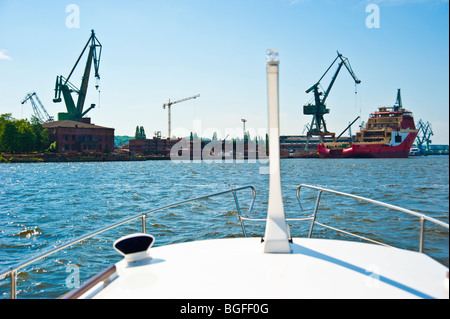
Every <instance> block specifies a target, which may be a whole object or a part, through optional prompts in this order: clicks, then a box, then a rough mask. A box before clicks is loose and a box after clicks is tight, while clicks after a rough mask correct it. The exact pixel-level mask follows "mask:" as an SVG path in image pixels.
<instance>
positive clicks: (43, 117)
mask: <svg viewBox="0 0 450 319" xmlns="http://www.w3.org/2000/svg"><path fill="white" fill-rule="evenodd" d="M33 98H35V99H36V101H37V103H38V104H36V102H35V101H34V99H33ZM28 100H30V102H31V106H32V107H33V111H34V115H35V116H36V117H37V118H38V119H39V121H40V122H41V123H43V122H52V121H53V117H52V116H50V115H49V114H48V113H47V110H46V109H45V108H44V105H42V102H41V100H39V98H38V96H37V94H36V92H32V93H28V94H27V96H25V98H24V99H23V100H22V102H21V103H22V104H24V103H26V102H27V101H28ZM39 108H40V109H39ZM41 111H42V112H41ZM42 113H44V115H43V114H42Z"/></svg>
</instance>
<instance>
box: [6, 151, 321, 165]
mask: <svg viewBox="0 0 450 319" xmlns="http://www.w3.org/2000/svg"><path fill="white" fill-rule="evenodd" d="M281 158H283V159H284V158H319V156H318V155H317V154H312V153H311V154H301V155H294V156H292V155H290V156H281ZM236 159H238V160H240V159H248V158H247V157H244V158H233V160H236ZM154 160H171V158H170V156H168V155H129V154H121V153H110V154H106V153H31V154H4V153H2V154H0V164H1V163H5V164H13V163H65V162H135V161H154ZM190 160H198V159H195V158H191V159H190ZM222 160H229V158H222ZM256 160H257V159H256Z"/></svg>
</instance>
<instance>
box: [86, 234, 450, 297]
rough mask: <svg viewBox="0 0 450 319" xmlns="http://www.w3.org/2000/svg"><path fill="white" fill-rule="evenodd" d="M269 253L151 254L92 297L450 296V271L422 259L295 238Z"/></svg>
mask: <svg viewBox="0 0 450 319" xmlns="http://www.w3.org/2000/svg"><path fill="white" fill-rule="evenodd" d="M263 248H264V247H263V244H262V243H261V240H260V238H235V239H217V240H207V241H197V242H190V243H182V244H173V245H168V246H162V247H155V248H151V250H150V252H151V253H150V255H151V256H152V260H151V262H150V264H149V263H148V261H147V262H145V263H141V265H139V266H138V265H135V266H133V267H130V266H128V265H127V263H126V262H125V261H124V260H123V261H121V262H119V263H118V264H117V274H118V276H117V277H116V278H115V279H114V280H113V281H112V282H111V283H110V284H108V285H107V286H106V287H104V288H103V289H101V290H99V291H96V295H95V296H94V294H93V291H94V290H95V288H101V287H94V288H93V289H92V290H91V291H90V292H88V293H87V294H85V295H84V297H95V298H170V299H176V298H204V299H215V298H225V299H229V298H283V299H289V298H448V297H449V294H448V280H446V273H447V272H448V268H447V267H445V266H443V265H441V264H440V263H438V262H436V261H434V260H433V259H431V258H430V257H428V256H426V255H424V254H420V253H417V252H411V251H405V250H400V249H397V248H387V247H383V246H379V245H374V244H365V243H356V242H348V241H337V240H327V239H294V243H292V244H291V248H292V253H291V254H265V253H264V252H263ZM101 286H102V285H101ZM445 286H446V287H445ZM97 292H98V293H97Z"/></svg>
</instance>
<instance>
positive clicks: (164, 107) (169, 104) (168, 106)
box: [163, 94, 200, 138]
mask: <svg viewBox="0 0 450 319" xmlns="http://www.w3.org/2000/svg"><path fill="white" fill-rule="evenodd" d="M199 96H200V94H197V95H194V96H191V97H186V98H184V99H181V100H177V101H170V99H169V102H167V103H164V104H163V109H166V106H167V108H168V111H169V135H168V136H167V137H168V138H170V137H171V135H170V134H171V128H170V107H171V106H172V104H175V103H180V102H184V101H188V100H192V99H196V98H198V97H199Z"/></svg>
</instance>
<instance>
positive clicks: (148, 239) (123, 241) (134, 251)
mask: <svg viewBox="0 0 450 319" xmlns="http://www.w3.org/2000/svg"><path fill="white" fill-rule="evenodd" d="M154 241H155V237H153V236H152V235H149V234H143V233H138V234H131V235H127V236H124V237H121V238H119V239H118V240H116V241H115V242H114V245H113V246H114V249H115V250H117V251H118V252H119V253H121V254H122V255H124V256H125V260H126V261H127V262H129V263H130V262H135V261H139V260H143V259H147V258H150V254H149V249H150V247H152V245H153V243H154Z"/></svg>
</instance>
